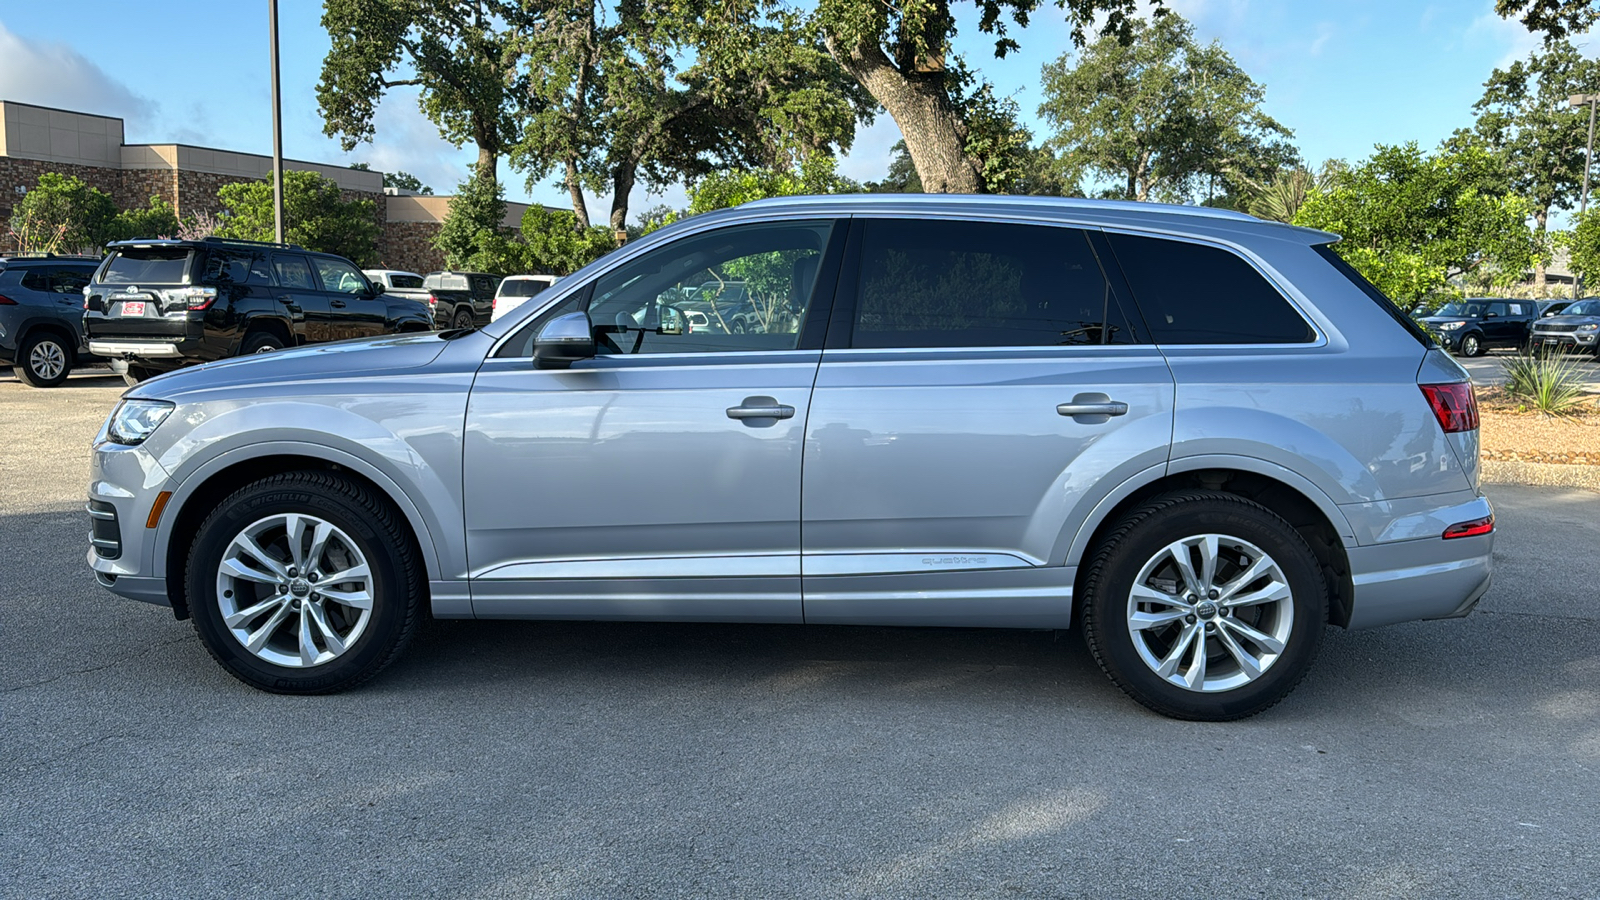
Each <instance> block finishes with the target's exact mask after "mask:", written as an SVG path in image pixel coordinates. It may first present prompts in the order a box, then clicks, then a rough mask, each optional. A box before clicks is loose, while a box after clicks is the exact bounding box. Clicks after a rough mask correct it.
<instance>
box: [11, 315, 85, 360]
mask: <svg viewBox="0 0 1600 900" xmlns="http://www.w3.org/2000/svg"><path fill="white" fill-rule="evenodd" d="M41 331H48V332H50V333H51V334H53V335H55V336H57V337H59V338H61V339H62V341H63V343H65V344H66V345H67V352H68V353H71V354H72V355H73V357H74V358H76V357H77V355H78V347H79V345H80V344H82V340H81V339H80V338H79V336H78V334H77V333H76V332H74V331H73V330H72V326H71V325H68V324H66V323H65V322H62V321H61V320H60V319H52V318H49V317H47V316H34V317H32V318H27V319H23V320H22V324H21V325H20V326H18V328H17V337H16V339H17V358H18V359H19V360H20V359H21V357H22V345H23V344H25V343H27V341H28V339H29V338H31V337H33V336H34V335H35V334H38V333H39V332H41Z"/></svg>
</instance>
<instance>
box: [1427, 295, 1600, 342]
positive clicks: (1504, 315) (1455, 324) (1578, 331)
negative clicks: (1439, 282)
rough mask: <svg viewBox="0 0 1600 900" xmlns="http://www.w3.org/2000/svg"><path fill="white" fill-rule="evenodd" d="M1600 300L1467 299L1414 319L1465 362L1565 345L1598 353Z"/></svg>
mask: <svg viewBox="0 0 1600 900" xmlns="http://www.w3.org/2000/svg"><path fill="white" fill-rule="evenodd" d="M1596 310H1600V297H1585V298H1584V299H1582V300H1578V301H1571V300H1542V301H1536V300H1514V299H1504V298H1500V297H1468V298H1467V299H1465V300H1460V301H1457V302H1454V303H1446V304H1444V305H1443V306H1441V307H1439V308H1438V309H1437V310H1435V311H1434V312H1432V313H1427V314H1424V312H1425V311H1424V310H1423V309H1421V308H1418V309H1417V310H1416V311H1414V314H1416V315H1418V316H1419V317H1420V321H1421V322H1422V323H1423V325H1425V326H1426V327H1427V329H1428V331H1429V332H1430V333H1432V334H1433V336H1434V338H1435V340H1437V341H1438V342H1439V345H1440V346H1441V347H1443V348H1445V349H1446V350H1449V351H1450V352H1451V353H1456V354H1459V355H1461V356H1481V355H1483V354H1484V353H1487V352H1489V351H1490V350H1493V349H1495V348H1505V349H1510V350H1532V349H1537V348H1540V347H1545V346H1554V345H1564V346H1566V347H1567V348H1569V349H1578V350H1594V349H1595V346H1596V341H1595V332H1596V327H1595V326H1596V323H1595V321H1594V320H1595V319H1596V316H1595V312H1594V311H1596Z"/></svg>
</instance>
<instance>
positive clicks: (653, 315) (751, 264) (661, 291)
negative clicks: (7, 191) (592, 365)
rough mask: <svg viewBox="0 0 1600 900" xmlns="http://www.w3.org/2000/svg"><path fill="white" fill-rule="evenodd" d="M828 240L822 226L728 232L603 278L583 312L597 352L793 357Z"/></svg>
mask: <svg viewBox="0 0 1600 900" xmlns="http://www.w3.org/2000/svg"><path fill="white" fill-rule="evenodd" d="M831 230H832V225H831V223H828V222H793V223H785V224H782V225H750V226H744V227H739V228H727V229H723V230H721V231H714V232H711V233H710V234H704V235H698V236H696V237H692V238H685V239H684V240H681V241H675V242H673V243H672V244H669V245H667V246H665V247H662V248H661V249H659V250H656V251H653V252H651V253H647V254H645V255H644V256H642V257H640V258H638V259H636V260H633V261H632V262H629V263H627V264H626V265H624V266H622V267H621V268H619V269H617V270H615V271H613V272H610V273H608V274H606V275H605V276H603V277H602V278H601V279H600V280H599V281H598V282H596V283H595V287H594V299H593V300H592V301H591V302H590V304H589V317H590V318H591V319H592V320H593V321H594V326H595V335H596V340H597V342H598V343H599V345H600V352H601V353H602V354H608V353H610V354H616V353H697V352H707V351H720V350H793V349H795V348H797V347H798V346H799V342H800V333H801V326H802V324H803V322H804V321H805V318H806V313H807V312H808V311H809V310H810V308H811V301H812V295H813V290H812V289H813V288H814V287H815V285H816V281H817V267H818V264H819V263H820V261H821V259H822V254H823V251H824V249H825V248H826V247H827V246H828V235H829V233H830V231H831Z"/></svg>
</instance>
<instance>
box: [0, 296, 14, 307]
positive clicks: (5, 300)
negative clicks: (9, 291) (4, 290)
mask: <svg viewBox="0 0 1600 900" xmlns="http://www.w3.org/2000/svg"><path fill="white" fill-rule="evenodd" d="M16 305H17V301H15V300H13V299H11V298H10V297H7V296H6V295H4V294H0V306H16Z"/></svg>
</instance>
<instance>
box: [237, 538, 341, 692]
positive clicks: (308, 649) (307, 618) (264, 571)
mask: <svg viewBox="0 0 1600 900" xmlns="http://www.w3.org/2000/svg"><path fill="white" fill-rule="evenodd" d="M217 603H218V606H219V608H220V610H221V613H222V621H223V624H224V625H226V626H227V629H228V631H229V633H230V634H232V635H233V637H234V638H235V639H236V640H237V641H238V642H239V643H240V644H241V645H242V646H243V647H244V648H245V649H246V650H247V651H249V652H250V653H251V654H252V655H254V656H255V657H257V658H258V659H261V660H263V661H265V662H269V663H272V664H274V665H279V666H285V667H288V668H310V667H312V666H320V665H322V664H324V663H327V662H331V661H332V660H334V659H337V658H338V657H340V656H342V655H343V654H344V653H346V652H347V651H348V650H350V648H351V647H353V646H354V645H355V644H356V642H357V641H359V640H360V639H361V635H362V633H363V632H364V631H366V628H367V624H368V622H369V621H370V620H371V618H372V604H373V585H372V571H371V569H370V567H369V566H368V564H367V560H366V557H365V556H364V555H363V554H362V553H361V550H360V548H359V547H357V546H356V543H355V541H354V540H352V539H351V538H350V536H349V535H348V534H346V533H345V532H344V531H343V530H341V529H339V528H338V527H337V526H335V525H333V524H332V523H330V522H327V521H325V520H323V519H320V518H317V517H316V516H311V515H305V514H300V513H285V514H280V515H274V516H268V517H267V518H265V519H260V520H258V521H256V522H254V523H252V524H251V525H249V526H248V527H246V528H245V529H243V530H242V531H240V532H239V533H238V534H237V535H235V536H234V538H233V540H232V541H230V542H229V543H228V546H227V549H226V550H224V551H223V553H222V561H221V563H220V564H219V565H218V567H217Z"/></svg>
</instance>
